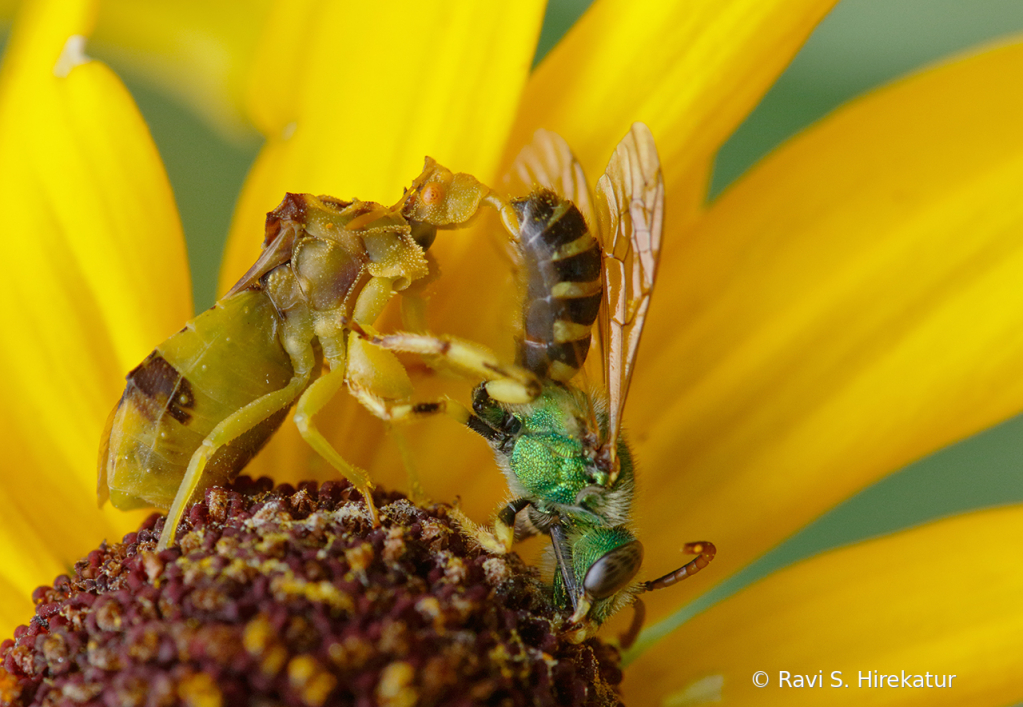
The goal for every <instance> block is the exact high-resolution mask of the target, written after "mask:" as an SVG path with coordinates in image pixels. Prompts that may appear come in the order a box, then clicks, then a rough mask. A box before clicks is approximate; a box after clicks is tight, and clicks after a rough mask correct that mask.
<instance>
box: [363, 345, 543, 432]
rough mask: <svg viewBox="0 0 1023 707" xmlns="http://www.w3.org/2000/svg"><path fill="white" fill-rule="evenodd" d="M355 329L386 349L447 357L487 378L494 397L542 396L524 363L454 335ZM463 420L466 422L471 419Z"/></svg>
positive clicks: (460, 368) (518, 399)
mask: <svg viewBox="0 0 1023 707" xmlns="http://www.w3.org/2000/svg"><path fill="white" fill-rule="evenodd" d="M352 329H353V333H355V334H357V335H358V336H360V337H362V338H363V339H365V341H367V342H368V343H371V344H373V345H375V346H378V347H380V348H383V349H390V350H392V351H405V352H407V353H417V354H419V355H421V356H436V357H440V358H443V359H444V360H445V361H446V362H447V363H448V364H450V365H451V367H452V368H454V369H455V370H457V371H460V372H462V373H464V374H465V375H467V376H469V377H473V378H482V379H484V380H485V381H486V383H485V386H486V389H487V393H488V394H489V395H490V397H492V398H494V399H495V400H500V401H501V402H503V403H510V404H524V403H529V402H532V401H533V400H535V399H536V398H537V396H539V395H540V383H539V382H538V381H537V379H536V376H534V375H533V374H532V373H531V372H529V371H527V370H526V369H524V368H522V367H520V366H516V365H514V364H509V363H505V362H503V361H502V360H501V359H500V358H499V357H498V356H497V354H495V353H494V352H492V351H490V350H489V349H487V348H486V347H484V346H481V345H479V344H475V343H471V342H469V341H465V340H464V339H458V338H456V337H452V336H431V335H429V334H409V333H401V332H399V333H397V334H386V335H380V334H377V333H375V332H373V331H372V330H371V329H369V328H366V327H359V326H353V328H352ZM410 407H415V406H410ZM463 409H464V408H463ZM411 412H420V411H414V410H413V411H411ZM460 421H461V422H463V423H466V422H467V421H468V418H465V419H460Z"/></svg>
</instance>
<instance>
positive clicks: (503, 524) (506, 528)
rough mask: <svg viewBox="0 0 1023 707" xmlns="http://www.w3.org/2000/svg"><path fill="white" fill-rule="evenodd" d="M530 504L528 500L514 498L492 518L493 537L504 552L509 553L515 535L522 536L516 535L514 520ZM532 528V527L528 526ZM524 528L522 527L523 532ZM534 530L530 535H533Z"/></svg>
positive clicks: (520, 535)
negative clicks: (499, 543) (502, 546)
mask: <svg viewBox="0 0 1023 707" xmlns="http://www.w3.org/2000/svg"><path fill="white" fill-rule="evenodd" d="M529 503H530V501H529V499H528V498H516V499H514V500H511V501H508V503H506V504H505V505H504V506H503V507H502V508H501V510H499V511H498V512H497V516H496V517H495V518H494V537H495V538H496V539H497V540H498V541H499V542H501V544H503V545H504V547H505V552H511V547H512V543H514V542H515V539H516V535H519V537H522V536H523V533H521V532H520V533H516V530H517V528H516V525H515V518H516V517H517V516H518V515H519V513H520V512H521V511H522V510H523V509H525V508H526V506H528V505H529ZM528 527H532V526H528ZM524 529H525V526H523V530H524ZM535 532H536V531H535V530H534V531H533V532H531V533H529V534H530V535H533V534H535Z"/></svg>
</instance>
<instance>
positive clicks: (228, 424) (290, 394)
mask: <svg viewBox="0 0 1023 707" xmlns="http://www.w3.org/2000/svg"><path fill="white" fill-rule="evenodd" d="M311 353H312V352H311V351H310V356H311ZM309 378H310V373H309V371H308V370H305V371H304V372H302V371H300V370H298V369H297V368H296V373H295V376H294V377H292V379H291V381H290V382H289V383H288V385H286V386H285V387H283V388H281V389H280V390H275V391H274V392H272V393H267V394H266V395H264V396H263V397H261V398H257V399H256V400H254V401H252V402H251V403H249V404H248V405H246V406H245V407H243V408H241V409H239V410H236V411H235V412H234V413H232V414H231V415H230V416H229V417H228V418H227V419H225V420H223V421H222V422H221V423H220V424H219V425H217V426H216V427H214V428H213V431H212V432H210V434H209V435H208V436H207V437H206V439H204V440H203V441H202V444H200V445H199V448H198V449H197V450H195V453H194V454H192V458H191V459H190V460H189V462H188V469H187V470H186V471H185V476H184V478H183V479H182V480H181V485H180V486H179V487H178V492H177V495H175V496H174V501H173V502H172V503H171V507H170V510H168V511H167V519H166V520H165V521H164V526H163V532H162V533H161V534H160V541H159V542H158V543H157V546H156V547H157V550H166V549H167V548H168V547H170V545H171V544H172V543H173V542H174V536H175V535H176V534H177V528H178V523H180V522H181V516H182V515H183V514H184V512H185V507H186V506H187V505H188V503H189V501H191V499H192V496H193V495H195V492H196V491H197V490H198V489H199V488H200V486H201V485H202V482H203V472H204V471H205V470H206V465H207V464H208V463H209V461H210V459H212V458H213V456H214V455H215V454H216V453H217V451H218V450H220V449H221V448H222V447H223V446H224V445H225V444H228V443H229V442H231V441H232V440H234V439H236V438H238V437H239V436H241V435H243V434H244V433H246V432H248V431H249V430H251V429H252V428H254V427H255V426H256V425H258V424H259V423H261V422H263V421H264V420H266V419H267V418H268V417H270V416H271V415H273V414H274V413H275V412H279V411H280V410H282V409H287V408H288V407H289V406H290V405H291V403H292V402H294V400H295V398H296V397H298V395H299V393H301V392H302V389H303V388H305V387H306V386H307V385H308V384H309Z"/></svg>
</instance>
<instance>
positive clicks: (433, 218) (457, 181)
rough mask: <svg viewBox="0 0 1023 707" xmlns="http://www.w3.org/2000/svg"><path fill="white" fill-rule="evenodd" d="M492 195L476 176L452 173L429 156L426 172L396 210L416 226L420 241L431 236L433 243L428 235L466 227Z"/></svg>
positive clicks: (414, 183)
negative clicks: (484, 201) (440, 229)
mask: <svg viewBox="0 0 1023 707" xmlns="http://www.w3.org/2000/svg"><path fill="white" fill-rule="evenodd" d="M488 194H490V189H489V188H488V187H485V186H484V185H483V184H481V183H480V182H479V180H477V179H476V177H474V176H472V175H471V174H465V173H463V172H458V173H455V172H452V171H451V170H450V169H448V168H447V167H442V166H441V165H439V164H437V162H436V160H434V159H433V158H432V157H427V158H426V164H425V165H424V166H423V171H422V173H421V174H420V175H419V176H418V177H416V178H415V179H414V180H413V181H412V186H411V187H409V188H408V189H406V190H405V193H404V195H402V198H401V201H399V202H398V203H397V204H395V206H394V208H395V209H396V210H400V211H401V215H402V216H403V217H404V218H405V220H406V221H408V222H409V224H410V225H411V226H412V233H413V236H414V237H417V240H420V239H421V238H426V237H428V238H429V240H430V241H431V242H432V236H428V235H427V234H432V235H436V229H437V228H454V227H456V226H461V225H463V224H465V223H466V222H468V221H469V220H470V219H472V217H473V216H475V215H476V213H477V212H478V211H479V208H480V204H481V202H482V201H483V200H484V198H486V196H487V195H488ZM417 233H418V234H419V235H418V236H417ZM420 245H422V243H420ZM428 245H429V244H428V243H427V246H428ZM427 246H424V248H425V247H427Z"/></svg>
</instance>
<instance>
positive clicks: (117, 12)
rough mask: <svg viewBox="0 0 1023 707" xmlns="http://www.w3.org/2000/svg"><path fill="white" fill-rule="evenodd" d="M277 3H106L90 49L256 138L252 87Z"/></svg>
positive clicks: (238, 134) (233, 133)
mask: <svg viewBox="0 0 1023 707" xmlns="http://www.w3.org/2000/svg"><path fill="white" fill-rule="evenodd" d="M269 10H270V0H245V1H244V2H222V1H221V2H204V1H203V0H186V1H185V2H182V1H181V0H171V1H170V2H167V1H163V2H160V1H153V0H150V1H149V2H144V3H139V2H132V1H131V0H110V1H108V2H104V3H102V4H101V5H100V11H99V17H98V19H97V22H96V31H95V33H94V34H93V36H92V41H91V42H90V46H93V47H95V51H96V53H97V54H98V55H100V56H102V57H104V58H107V59H109V60H110V61H111V62H112V63H113V64H114V66H115V67H116V68H117V69H118V70H119V71H122V72H132V73H135V74H136V75H141V76H143V77H145V78H146V79H148V80H150V81H152V82H154V83H156V84H159V85H160V86H162V87H163V88H164V89H165V90H166V91H168V92H169V93H171V94H173V95H176V96H178V97H180V98H181V99H183V100H184V101H185V102H186V103H187V104H188V105H190V106H191V107H192V109H193V110H194V111H195V112H196V113H198V114H200V115H201V116H202V117H204V118H205V119H206V120H208V121H209V122H210V123H211V124H213V125H214V126H215V127H217V128H219V129H220V130H221V132H222V133H224V134H225V135H226V136H228V137H234V138H244V137H248V138H250V139H251V138H252V137H254V136H255V131H254V130H253V127H252V124H251V122H250V120H249V118H248V116H246V115H245V90H246V87H247V80H248V76H249V71H250V70H251V63H252V59H253V55H254V54H255V52H256V47H257V40H258V38H259V36H260V33H261V30H262V29H263V27H264V25H265V22H266V19H267V15H268V14H269Z"/></svg>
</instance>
